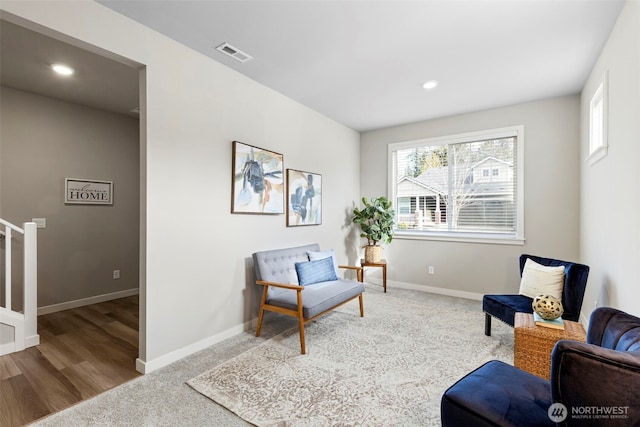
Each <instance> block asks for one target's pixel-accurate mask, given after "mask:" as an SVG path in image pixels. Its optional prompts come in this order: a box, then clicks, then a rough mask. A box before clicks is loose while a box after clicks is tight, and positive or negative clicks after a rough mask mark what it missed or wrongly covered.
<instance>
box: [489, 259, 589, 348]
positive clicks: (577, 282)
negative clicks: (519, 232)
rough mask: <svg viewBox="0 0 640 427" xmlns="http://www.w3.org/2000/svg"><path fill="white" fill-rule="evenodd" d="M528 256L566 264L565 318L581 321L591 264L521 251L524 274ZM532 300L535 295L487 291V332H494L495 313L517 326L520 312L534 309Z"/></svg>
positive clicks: (547, 263)
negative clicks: (494, 293) (488, 292)
mask: <svg viewBox="0 0 640 427" xmlns="http://www.w3.org/2000/svg"><path fill="white" fill-rule="evenodd" d="M527 258H530V259H531V260H532V261H535V262H537V263H538V264H541V265H544V266H547V267H558V266H561V265H562V266H564V268H565V269H564V287H563V290H562V306H563V308H564V314H563V315H562V318H563V319H567V320H572V321H574V322H578V321H579V318H580V310H581V308H582V300H583V299H584V291H585V289H586V287H587V278H588V277H589V267H588V266H586V265H584V264H578V263H575V262H569V261H562V260H559V259H552V258H542V257H539V256H535V255H527V254H523V255H520V276H522V271H523V270H524V264H525V262H526V261H527ZM532 303H533V299H532V298H529V297H528V296H525V295H517V294H508V295H485V296H484V297H483V298H482V311H484V313H485V319H484V333H485V335H488V336H490V335H491V317H495V318H496V319H499V320H502V321H503V322H504V323H506V324H507V325H509V326H513V322H514V317H515V315H516V313H518V312H522V313H533V309H532V308H531V304H532Z"/></svg>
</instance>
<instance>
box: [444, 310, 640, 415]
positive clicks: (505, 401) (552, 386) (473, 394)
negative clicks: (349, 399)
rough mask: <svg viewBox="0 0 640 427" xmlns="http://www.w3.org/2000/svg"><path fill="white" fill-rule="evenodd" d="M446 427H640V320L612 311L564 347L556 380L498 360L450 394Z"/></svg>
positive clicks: (554, 357)
mask: <svg viewBox="0 0 640 427" xmlns="http://www.w3.org/2000/svg"><path fill="white" fill-rule="evenodd" d="M440 411H441V419H442V425H443V426H444V427H449V426H451V427H459V426H465V427H475V426H514V427H534V426H535V427H540V426H555V425H561V426H580V427H586V426H616V427H617V426H640V318H638V317H635V316H632V315H630V314H627V313H624V312H622V311H620V310H616V309H613V308H609V307H602V308H598V309H596V310H595V311H594V312H593V313H592V315H591V318H590V320H589V328H588V331H587V342H586V343H582V342H578V341H570V340H562V341H558V343H557V344H556V345H555V347H554V349H553V352H552V353H551V380H550V381H547V380H544V379H542V378H540V377H537V376H535V375H532V374H529V373H527V372H524V371H522V370H520V369H518V368H515V367H513V366H511V365H509V364H506V363H503V362H500V361H497V360H493V361H491V362H488V363H486V364H484V365H482V366H481V367H479V368H478V369H476V370H475V371H473V372H471V373H469V374H467V375H466V376H465V377H464V378H462V379H461V380H459V381H458V382H456V383H455V384H454V385H452V386H451V387H450V388H449V389H448V390H447V391H446V392H445V393H444V395H443V396H442V401H441V406H440Z"/></svg>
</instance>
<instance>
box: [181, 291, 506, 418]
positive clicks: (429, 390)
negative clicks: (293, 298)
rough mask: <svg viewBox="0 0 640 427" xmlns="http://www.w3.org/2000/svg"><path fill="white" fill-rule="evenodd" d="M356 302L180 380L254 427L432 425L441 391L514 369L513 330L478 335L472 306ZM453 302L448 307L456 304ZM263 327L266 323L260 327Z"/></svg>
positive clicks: (374, 297) (478, 318) (477, 312)
mask: <svg viewBox="0 0 640 427" xmlns="http://www.w3.org/2000/svg"><path fill="white" fill-rule="evenodd" d="M434 299H437V301H435V302H432V303H430V302H426V303H423V302H414V301H408V300H403V299H399V298H394V297H393V296H391V295H388V294H387V295H385V294H376V293H365V302H364V304H365V317H364V318H361V317H359V315H358V307H357V306H358V304H357V302H350V303H349V304H347V305H346V306H343V307H341V308H340V309H339V310H338V311H334V312H332V313H330V314H328V315H326V316H324V317H322V318H320V319H318V320H317V321H315V322H312V323H309V324H307V326H306V329H305V331H306V337H307V340H306V343H307V352H308V354H307V355H300V344H299V340H298V332H297V328H293V329H291V330H289V331H286V332H283V333H282V334H280V335H277V336H275V337H273V338H271V339H269V340H267V341H265V342H263V343H262V344H260V345H257V346H256V347H255V348H253V349H251V350H249V351H246V352H245V353H242V354H240V355H239V356H237V357H235V358H233V359H230V360H228V361H227V362H224V363H222V364H220V365H218V366H216V367H215V368H213V369H211V370H210V371H208V372H205V373H203V374H202V375H200V376H198V377H196V378H193V379H192V380H190V381H188V384H189V385H190V386H191V387H193V388H194V389H195V390H197V391H198V392H200V393H202V394H203V395H205V396H207V397H208V398H210V399H211V400H213V401H215V402H217V403H218V404H220V405H222V406H224V407H226V408H227V409H229V410H231V411H232V412H234V413H235V414H237V415H238V416H240V417H241V418H243V419H244V420H246V421H248V422H250V423H252V424H255V425H258V426H322V427H325V426H436V425H440V399H441V397H442V394H443V392H444V391H445V390H446V389H447V388H448V387H449V386H450V385H452V384H453V383H454V382H455V381H457V380H458V379H459V378H461V377H462V376H464V375H465V374H466V373H468V372H469V371H471V370H473V369H475V368H477V367H478V366H480V365H481V364H483V363H484V362H486V361H489V360H491V359H499V360H503V361H505V362H507V363H513V330H512V329H511V328H509V327H507V326H505V325H502V324H500V322H494V323H495V324H494V328H493V336H492V337H487V336H485V335H484V332H483V330H484V329H483V328H484V323H483V322H484V315H483V313H482V311H481V309H480V304H479V302H469V301H465V300H458V299H455V298H446V297H445V298H444V300H445V301H447V300H448V301H451V302H449V303H443V302H442V301H443V298H442V297H438V298H434ZM456 301H457V302H456ZM265 321H268V319H266V320H265Z"/></svg>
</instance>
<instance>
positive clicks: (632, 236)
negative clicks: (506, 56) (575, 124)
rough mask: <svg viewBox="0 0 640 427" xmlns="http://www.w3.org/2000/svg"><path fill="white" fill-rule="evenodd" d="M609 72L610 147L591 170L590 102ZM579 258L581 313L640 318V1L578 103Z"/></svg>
mask: <svg viewBox="0 0 640 427" xmlns="http://www.w3.org/2000/svg"><path fill="white" fill-rule="evenodd" d="M605 71H608V73H609V96H608V103H609V120H608V128H609V131H608V140H609V150H608V154H607V156H606V157H604V158H603V159H601V160H599V161H598V162H597V163H595V164H593V165H590V164H589V162H588V161H587V157H588V155H589V102H590V100H591V97H592V96H593V92H594V91H595V90H596V88H597V87H598V84H599V81H600V79H601V78H602V75H603V74H604V73H605ZM580 128H581V142H580V157H579V158H580V165H581V180H582V191H581V206H580V209H581V213H582V221H581V226H580V257H581V259H582V260H583V261H584V262H585V263H586V264H588V265H590V266H591V273H590V274H589V282H588V285H587V292H586V295H585V303H584V306H583V310H582V312H583V314H584V315H585V317H588V316H589V314H590V313H591V311H592V310H593V308H594V307H595V306H596V305H598V306H600V307H601V306H611V307H616V308H620V309H621V310H624V311H627V312H629V313H631V314H634V315H636V316H640V281H639V280H638V262H639V261H640V225H639V224H640V223H639V222H638V219H639V218H640V167H638V160H639V159H640V2H638V1H628V2H626V4H625V6H624V8H623V9H622V12H621V13H620V16H619V17H618V21H617V23H616V25H615V27H614V28H613V31H612V32H611V35H610V36H609V40H608V41H607V43H606V45H605V47H604V49H603V50H602V53H601V54H600V57H599V58H598V61H597V62H596V64H595V66H594V68H593V70H592V71H591V74H590V75H589V79H588V80H587V83H586V84H585V86H584V89H583V91H582V99H581V127H580Z"/></svg>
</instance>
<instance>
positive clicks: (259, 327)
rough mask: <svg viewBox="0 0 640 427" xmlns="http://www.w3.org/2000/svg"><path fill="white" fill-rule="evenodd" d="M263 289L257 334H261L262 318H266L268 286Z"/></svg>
mask: <svg viewBox="0 0 640 427" xmlns="http://www.w3.org/2000/svg"><path fill="white" fill-rule="evenodd" d="M263 288H264V289H263V291H262V299H261V300H260V313H259V314H258V326H257V327H256V336H257V337H259V336H260V329H262V319H263V318H264V304H265V303H266V302H267V289H268V288H269V287H268V286H264V287H263Z"/></svg>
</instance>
